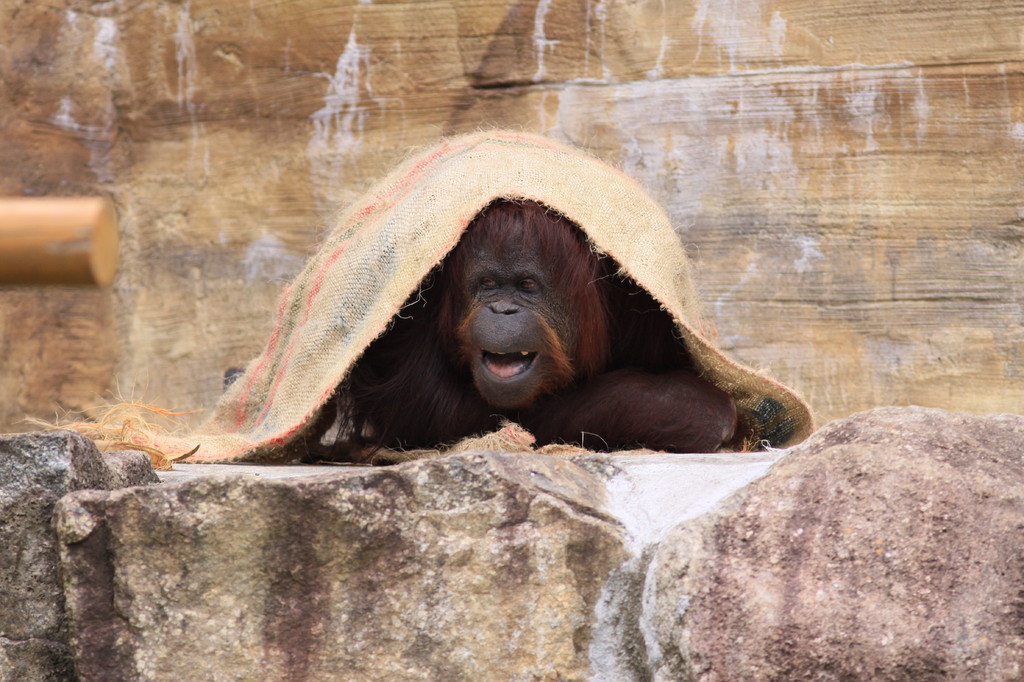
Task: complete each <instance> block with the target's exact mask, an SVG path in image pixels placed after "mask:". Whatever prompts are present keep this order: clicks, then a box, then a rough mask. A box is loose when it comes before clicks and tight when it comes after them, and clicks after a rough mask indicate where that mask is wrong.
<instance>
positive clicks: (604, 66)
mask: <svg viewBox="0 0 1024 682" xmlns="http://www.w3.org/2000/svg"><path fill="white" fill-rule="evenodd" d="M594 14H595V16H597V21H598V23H599V24H600V26H601V29H600V38H599V39H600V42H601V54H600V61H601V78H602V79H603V80H604V81H606V82H610V81H611V80H612V70H611V67H610V66H608V55H607V53H606V48H607V42H608V0H598V2H597V4H596V5H595V6H594Z"/></svg>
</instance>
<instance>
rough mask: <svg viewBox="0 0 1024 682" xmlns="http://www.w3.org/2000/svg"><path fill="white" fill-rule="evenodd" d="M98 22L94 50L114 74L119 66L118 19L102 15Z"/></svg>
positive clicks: (104, 65) (107, 68) (104, 66)
mask: <svg viewBox="0 0 1024 682" xmlns="http://www.w3.org/2000/svg"><path fill="white" fill-rule="evenodd" d="M96 23H97V26H96V37H95V38H94V39H93V43H92V47H93V51H94V52H95V53H96V56H97V57H99V59H100V61H101V62H103V68H105V69H106V70H107V73H108V74H112V73H113V72H114V69H115V68H116V67H117V44H116V41H117V21H116V20H115V19H114V18H113V17H100V18H98V19H97V20H96Z"/></svg>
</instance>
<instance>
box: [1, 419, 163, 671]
mask: <svg viewBox="0 0 1024 682" xmlns="http://www.w3.org/2000/svg"><path fill="white" fill-rule="evenodd" d="M148 462H149V459H148V457H147V456H146V455H145V454H144V453H141V452H130V453H116V454H111V455H109V456H103V455H101V454H100V453H99V452H98V451H97V450H96V446H95V445H93V443H92V441H90V440H88V439H87V438H85V437H83V436H80V435H78V434H76V433H72V432H69V431H54V432H49V433H32V434H25V435H13V436H3V435H0V604H2V605H3V608H0V680H3V681H7V680H10V681H11V682H13V681H15V680H19V681H20V680H33V681H34V680H50V679H67V678H68V677H69V676H70V675H71V659H70V649H69V647H68V645H67V627H66V623H65V619H64V607H63V595H62V592H61V586H60V581H59V579H58V576H57V550H56V547H55V540H54V535H53V530H52V525H51V521H52V516H53V506H54V504H55V503H56V502H57V500H58V499H59V498H60V497H62V496H63V495H65V494H66V493H68V492H71V491H73V490H82V489H88V488H103V489H111V488H116V487H123V486H126V485H139V484H142V483H153V482H156V481H157V478H156V475H155V474H154V473H153V470H152V468H151V467H149V463H148Z"/></svg>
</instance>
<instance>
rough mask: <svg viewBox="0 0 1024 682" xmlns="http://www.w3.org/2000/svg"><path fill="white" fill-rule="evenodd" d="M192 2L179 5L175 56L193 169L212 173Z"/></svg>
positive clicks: (179, 99)
mask: <svg viewBox="0 0 1024 682" xmlns="http://www.w3.org/2000/svg"><path fill="white" fill-rule="evenodd" d="M191 4H192V3H190V2H186V3H184V4H183V5H181V7H180V8H179V9H178V19H177V25H176V28H175V31H174V56H175V59H176V60H177V62H178V82H177V97H178V108H179V110H184V111H185V112H186V113H187V114H188V118H189V123H190V125H191V128H192V154H191V158H190V166H191V167H192V170H193V172H195V171H196V170H198V169H199V168H200V167H201V168H202V171H203V173H204V174H205V175H206V176H209V175H210V145H209V143H208V142H207V140H206V127H205V126H204V125H203V124H202V123H201V122H199V120H198V109H197V107H196V103H195V99H194V97H195V79H196V69H197V61H198V60H197V59H196V45H195V40H194V39H193V37H192V14H191ZM197 157H198V158H197Z"/></svg>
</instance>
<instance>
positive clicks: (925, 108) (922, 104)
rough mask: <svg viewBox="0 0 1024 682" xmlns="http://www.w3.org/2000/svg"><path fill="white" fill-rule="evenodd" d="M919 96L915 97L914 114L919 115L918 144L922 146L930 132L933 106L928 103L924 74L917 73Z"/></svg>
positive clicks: (916, 131)
mask: <svg viewBox="0 0 1024 682" xmlns="http://www.w3.org/2000/svg"><path fill="white" fill-rule="evenodd" d="M916 80H917V96H916V97H914V115H915V116H917V128H916V130H915V133H916V137H917V144H918V145H919V146H920V144H921V142H922V141H923V140H924V136H925V134H926V133H927V132H928V120H929V118H930V117H931V113H932V108H931V106H929V104H928V93H927V92H926V91H925V87H924V76H923V75H921V72H920V71H918V73H917V79H916Z"/></svg>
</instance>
